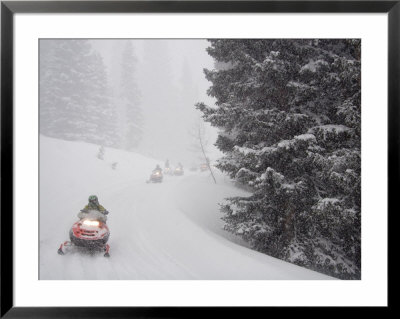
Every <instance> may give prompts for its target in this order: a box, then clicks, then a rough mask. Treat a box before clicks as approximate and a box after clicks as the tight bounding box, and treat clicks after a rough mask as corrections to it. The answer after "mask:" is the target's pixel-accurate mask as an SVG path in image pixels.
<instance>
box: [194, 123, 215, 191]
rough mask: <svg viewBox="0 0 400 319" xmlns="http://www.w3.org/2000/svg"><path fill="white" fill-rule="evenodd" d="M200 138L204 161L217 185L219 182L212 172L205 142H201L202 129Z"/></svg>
mask: <svg viewBox="0 0 400 319" xmlns="http://www.w3.org/2000/svg"><path fill="white" fill-rule="evenodd" d="M198 136H199V142H200V146H201V151H202V152H203V156H204V159H205V160H206V163H207V167H208V170H209V171H210V173H211V176H212V178H213V180H214V183H215V184H217V180H216V179H215V176H214V174H213V172H212V170H211V166H210V161H209V160H208V158H207V156H206V152H205V151H204V147H203V141H202V140H201V132H200V128H199V135H198Z"/></svg>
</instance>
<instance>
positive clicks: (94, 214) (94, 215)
mask: <svg viewBox="0 0 400 319" xmlns="http://www.w3.org/2000/svg"><path fill="white" fill-rule="evenodd" d="M78 216H79V218H81V219H82V218H87V219H91V220H98V221H100V222H104V223H105V222H106V221H107V217H106V216H105V215H104V214H103V213H101V212H99V211H98V210H89V211H88V212H87V213H84V212H81V213H79V215H78Z"/></svg>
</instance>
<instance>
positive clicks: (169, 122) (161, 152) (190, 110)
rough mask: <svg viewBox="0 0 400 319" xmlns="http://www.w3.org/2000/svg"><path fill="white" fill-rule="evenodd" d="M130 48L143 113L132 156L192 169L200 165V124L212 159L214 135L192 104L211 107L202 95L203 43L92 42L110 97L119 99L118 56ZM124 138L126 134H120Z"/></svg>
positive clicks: (207, 60) (207, 64)
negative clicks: (105, 71) (138, 138)
mask: <svg viewBox="0 0 400 319" xmlns="http://www.w3.org/2000/svg"><path fill="white" fill-rule="evenodd" d="M128 42H130V43H131V45H132V51H133V55H134V56H135V58H136V63H135V68H136V70H135V71H136V74H134V75H133V76H134V79H135V83H136V85H137V92H138V95H139V96H138V104H139V106H140V108H141V111H142V116H143V124H142V133H143V135H142V139H141V141H140V143H139V144H138V146H137V151H138V152H140V153H142V154H145V155H149V156H152V157H154V158H158V159H164V160H165V159H169V160H170V161H171V162H172V163H174V162H175V163H176V162H179V161H180V162H182V163H184V165H194V164H198V162H199V161H201V157H202V155H201V154H200V153H199V149H198V147H196V144H198V141H197V140H196V137H195V136H193V135H195V134H197V128H198V126H199V122H201V125H202V126H203V127H204V129H205V136H204V141H203V142H204V143H206V151H207V156H208V157H210V159H211V160H215V159H216V157H218V151H217V150H216V148H215V147H214V146H213V142H214V141H215V138H216V132H215V130H214V129H213V128H211V127H210V126H209V125H208V124H206V123H204V122H202V120H201V117H200V112H199V111H198V110H196V109H195V104H196V103H197V102H199V101H205V102H207V103H209V104H213V100H212V99H211V98H210V97H209V96H207V94H206V91H207V88H208V87H209V85H210V84H209V82H208V81H207V80H206V79H205V77H204V72H203V69H204V68H211V69H212V68H213V59H212V58H211V57H210V56H209V55H208V54H207V52H206V48H207V46H208V42H207V41H206V40H187V39H171V40H157V39H156V40H152V39H146V40H92V41H91V43H92V46H93V48H94V49H95V50H97V51H98V52H99V53H100V54H101V56H102V58H103V61H104V64H105V66H106V70H107V75H108V80H109V85H110V87H111V88H112V92H113V94H114V95H116V96H118V95H119V94H120V88H121V87H122V86H123V85H122V83H121V72H123V68H124V64H123V63H121V57H122V54H123V52H124V48H125V47H126V45H127V43H128ZM124 111H125V110H123V109H121V108H119V112H120V117H119V128H120V130H122V131H123V130H124V129H125V127H126V118H125V117H124V116H121V114H124ZM122 135H123V136H126V135H125V134H122Z"/></svg>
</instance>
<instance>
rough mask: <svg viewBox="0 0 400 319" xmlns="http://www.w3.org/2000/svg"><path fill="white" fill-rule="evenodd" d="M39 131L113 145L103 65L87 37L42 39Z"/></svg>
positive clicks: (111, 115) (112, 112) (113, 119)
mask: <svg viewBox="0 0 400 319" xmlns="http://www.w3.org/2000/svg"><path fill="white" fill-rule="evenodd" d="M40 132H41V133H42V134H44V135H47V136H51V137H57V138H61V139H67V140H82V141H86V142H91V143H96V144H103V145H106V146H111V145H114V143H115V141H114V139H115V112H114V109H113V106H112V105H111V103H110V100H109V97H108V87H107V76H106V72H105V67H104V64H103V61H102V59H101V57H100V56H99V55H98V54H97V53H95V52H94V51H93V50H92V47H91V45H90V42H89V41H88V40H41V42H40Z"/></svg>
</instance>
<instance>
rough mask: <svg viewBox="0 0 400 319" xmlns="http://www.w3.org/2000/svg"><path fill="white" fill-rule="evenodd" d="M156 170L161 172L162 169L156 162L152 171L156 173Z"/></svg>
mask: <svg viewBox="0 0 400 319" xmlns="http://www.w3.org/2000/svg"><path fill="white" fill-rule="evenodd" d="M156 172H160V173H162V169H161V167H160V165H158V164H157V166H156V168H155V169H154V170H153V173H156Z"/></svg>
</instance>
